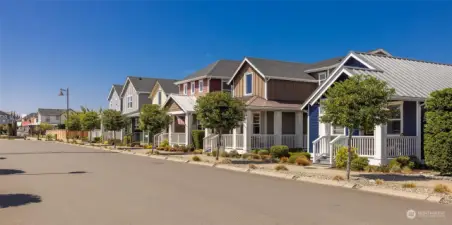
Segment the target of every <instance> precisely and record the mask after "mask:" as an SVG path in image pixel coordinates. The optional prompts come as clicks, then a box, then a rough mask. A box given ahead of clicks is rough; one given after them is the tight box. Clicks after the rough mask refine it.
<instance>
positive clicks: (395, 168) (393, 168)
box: [389, 164, 402, 173]
mask: <svg viewBox="0 0 452 225" xmlns="http://www.w3.org/2000/svg"><path fill="white" fill-rule="evenodd" d="M399 165H400V164H394V165H392V166H391V167H390V168H389V172H391V173H400V172H402V168H400V166H399Z"/></svg>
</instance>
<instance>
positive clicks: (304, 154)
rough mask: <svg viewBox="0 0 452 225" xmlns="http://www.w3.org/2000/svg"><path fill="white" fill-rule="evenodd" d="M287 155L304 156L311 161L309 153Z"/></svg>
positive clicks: (290, 153)
mask: <svg viewBox="0 0 452 225" xmlns="http://www.w3.org/2000/svg"><path fill="white" fill-rule="evenodd" d="M289 155H290V156H293V155H296V156H304V157H306V158H307V159H309V160H311V154H310V153H309V152H289Z"/></svg>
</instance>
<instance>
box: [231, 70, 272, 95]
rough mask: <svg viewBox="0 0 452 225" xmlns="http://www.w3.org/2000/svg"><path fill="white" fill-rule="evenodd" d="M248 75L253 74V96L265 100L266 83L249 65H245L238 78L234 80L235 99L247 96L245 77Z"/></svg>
mask: <svg viewBox="0 0 452 225" xmlns="http://www.w3.org/2000/svg"><path fill="white" fill-rule="evenodd" d="M246 73H251V74H252V80H253V86H252V89H253V90H252V92H251V95H252V96H259V97H262V98H265V81H264V78H262V76H260V75H259V74H258V73H257V72H256V71H255V70H254V69H253V68H252V67H251V66H250V65H249V64H248V63H245V64H244V65H243V66H242V68H241V69H240V70H239V72H238V74H237V76H235V77H234V79H233V84H234V97H243V96H245V88H244V83H245V79H244V76H245V74H246Z"/></svg>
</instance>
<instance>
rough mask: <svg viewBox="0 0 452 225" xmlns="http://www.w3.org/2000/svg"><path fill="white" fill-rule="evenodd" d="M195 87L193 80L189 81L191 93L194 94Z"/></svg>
mask: <svg viewBox="0 0 452 225" xmlns="http://www.w3.org/2000/svg"><path fill="white" fill-rule="evenodd" d="M195 88H196V86H195V82H191V88H190V92H191V94H194V93H195Z"/></svg>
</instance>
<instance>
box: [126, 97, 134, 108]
mask: <svg viewBox="0 0 452 225" xmlns="http://www.w3.org/2000/svg"><path fill="white" fill-rule="evenodd" d="M129 98H130V102H129ZM129 103H130V106H129ZM127 108H128V109H132V108H133V97H132V95H127Z"/></svg>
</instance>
